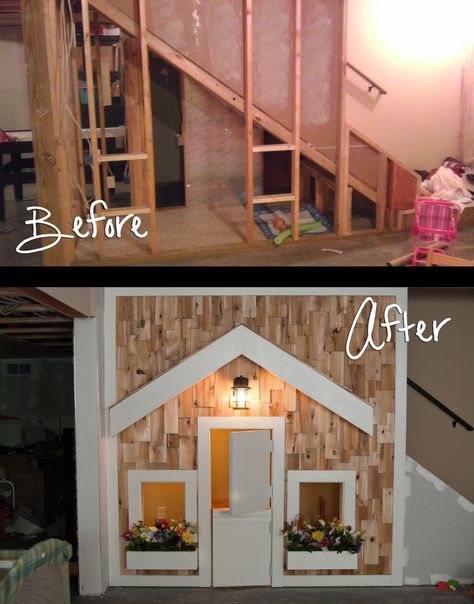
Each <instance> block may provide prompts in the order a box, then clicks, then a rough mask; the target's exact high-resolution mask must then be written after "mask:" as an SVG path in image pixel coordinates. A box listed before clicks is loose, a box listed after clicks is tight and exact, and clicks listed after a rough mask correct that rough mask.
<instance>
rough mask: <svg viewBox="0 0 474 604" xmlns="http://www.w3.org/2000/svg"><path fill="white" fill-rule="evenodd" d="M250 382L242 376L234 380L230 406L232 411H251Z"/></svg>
mask: <svg viewBox="0 0 474 604" xmlns="http://www.w3.org/2000/svg"><path fill="white" fill-rule="evenodd" d="M250 390H251V388H250V386H249V380H248V378H246V377H243V376H242V375H241V376H239V377H236V378H234V385H233V387H232V397H231V402H230V406H231V407H232V409H249V408H250V407H249V403H250Z"/></svg>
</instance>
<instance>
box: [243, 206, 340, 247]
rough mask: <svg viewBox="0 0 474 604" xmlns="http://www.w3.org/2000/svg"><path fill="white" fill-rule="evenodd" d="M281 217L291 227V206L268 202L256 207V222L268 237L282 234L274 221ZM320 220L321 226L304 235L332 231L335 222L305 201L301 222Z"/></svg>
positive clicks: (301, 209)
mask: <svg viewBox="0 0 474 604" xmlns="http://www.w3.org/2000/svg"><path fill="white" fill-rule="evenodd" d="M241 199H242V202H243V204H244V206H247V199H246V197H245V196H244V195H243V196H242V197H241ZM278 218H280V219H281V220H283V221H284V222H285V223H286V224H287V225H288V226H289V227H290V226H291V208H290V207H289V206H287V205H286V204H284V205H282V204H268V203H259V204H257V205H255V207H254V220H255V224H257V225H258V226H259V227H260V230H261V231H262V233H263V234H264V235H265V237H266V238H267V239H272V240H273V239H274V238H275V237H276V236H277V235H279V234H280V232H281V231H280V230H279V229H276V228H275V226H274V222H275V220H276V219H278ZM316 220H317V221H319V222H320V223H321V227H320V228H318V229H315V230H313V231H308V232H307V233H302V236H303V237H306V235H320V234H321V233H332V232H333V224H332V222H331V221H330V220H329V218H327V217H326V216H324V214H323V213H322V212H321V211H320V210H319V209H318V208H316V207H315V206H312V205H310V204H306V203H303V204H301V208H300V224H308V223H309V222H314V221H316Z"/></svg>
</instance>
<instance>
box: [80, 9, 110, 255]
mask: <svg viewBox="0 0 474 604" xmlns="http://www.w3.org/2000/svg"><path fill="white" fill-rule="evenodd" d="M81 7H82V26H83V32H84V63H85V68H86V85H87V106H88V110H89V129H90V141H91V153H92V180H93V183H94V198H95V200H99V199H102V187H101V182H100V168H99V141H98V137H97V113H96V109H95V91H94V68H93V65H92V49H91V26H90V17H89V0H81ZM97 242H98V246H99V260H102V259H103V258H104V257H105V233H104V229H103V228H99V229H98V233H97Z"/></svg>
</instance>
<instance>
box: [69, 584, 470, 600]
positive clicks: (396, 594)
mask: <svg viewBox="0 0 474 604" xmlns="http://www.w3.org/2000/svg"><path fill="white" fill-rule="evenodd" d="M468 591H469V589H468V588H462V589H460V590H459V591H457V592H449V593H447V592H440V591H437V590H436V587H433V586H432V587H384V588H382V587H378V588H362V587H360V588H357V587H353V588H342V587H340V588H334V587H333V588H306V587H300V588H295V589H288V588H282V589H270V588H255V589H254V588H247V589H192V588H188V589H179V588H153V587H149V588H136V587H128V588H127V587H120V588H113V589H109V590H108V591H107V593H106V594H105V595H103V596H98V597H82V598H81V597H79V596H76V597H73V598H72V603H73V604H95V603H96V602H97V603H98V602H110V603H111V604H112V603H113V604H127V603H128V602H130V603H135V602H139V603H140V604H161V603H163V604H165V603H168V602H175V603H177V604H178V603H179V604H188V603H189V604H191V603H192V604H200V603H201V602H202V604H208V603H209V604H267V603H268V604H270V603H271V604H289V603H291V604H314V603H315V602H324V603H325V604H381V603H383V604H402V603H404V602H407V603H408V602H409V603H410V604H438V603H444V604H447V603H449V602H453V603H454V602H472V596H470V595H469V593H468Z"/></svg>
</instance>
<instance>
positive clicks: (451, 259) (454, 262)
mask: <svg viewBox="0 0 474 604" xmlns="http://www.w3.org/2000/svg"><path fill="white" fill-rule="evenodd" d="M426 266H474V262H471V261H470V260H464V258H456V257H455V256H448V255H446V254H440V253H439V252H435V251H433V250H430V251H429V252H428V256H427V258H426Z"/></svg>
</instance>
